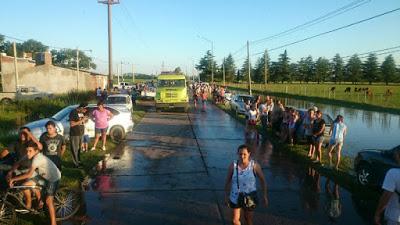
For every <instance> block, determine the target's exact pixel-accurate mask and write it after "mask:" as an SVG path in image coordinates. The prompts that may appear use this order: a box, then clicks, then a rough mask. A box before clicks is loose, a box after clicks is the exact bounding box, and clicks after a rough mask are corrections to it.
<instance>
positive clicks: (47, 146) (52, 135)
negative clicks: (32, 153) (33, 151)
mask: <svg viewBox="0 0 400 225" xmlns="http://www.w3.org/2000/svg"><path fill="white" fill-rule="evenodd" d="M45 127H46V130H47V132H44V133H43V134H42V136H40V139H39V140H40V143H42V145H43V150H42V152H43V154H44V155H45V156H47V157H48V158H49V159H51V161H53V163H54V164H56V166H57V168H58V169H59V170H60V171H61V162H62V160H61V158H62V156H63V155H64V152H65V149H66V147H67V145H66V142H65V139H64V137H63V136H62V135H60V134H58V133H57V129H56V124H55V123H54V121H52V120H50V121H48V122H47V123H46V125H45Z"/></svg>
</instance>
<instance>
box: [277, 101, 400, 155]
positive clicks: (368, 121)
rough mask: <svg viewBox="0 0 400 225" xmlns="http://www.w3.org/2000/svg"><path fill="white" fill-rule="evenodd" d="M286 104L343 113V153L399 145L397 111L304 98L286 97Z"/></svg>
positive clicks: (331, 112)
mask: <svg viewBox="0 0 400 225" xmlns="http://www.w3.org/2000/svg"><path fill="white" fill-rule="evenodd" d="M285 102H286V105H288V106H294V107H298V108H305V109H307V108H308V107H310V106H312V105H316V106H317V107H318V108H319V109H321V110H322V111H323V113H327V114H329V115H330V116H331V117H332V119H335V118H336V116H337V115H339V114H340V115H342V116H344V121H345V124H346V125H347V128H348V133H347V137H346V139H345V142H344V145H343V151H342V153H343V154H344V155H348V156H352V157H354V156H355V155H356V154H357V152H359V151H360V150H362V149H390V148H393V147H395V146H397V145H400V135H399V130H400V115H398V114H390V113H385V112H374V111H368V110H360V109H354V108H349V107H341V106H335V105H326V104H314V103H312V102H308V101H304V100H296V99H290V98H285Z"/></svg>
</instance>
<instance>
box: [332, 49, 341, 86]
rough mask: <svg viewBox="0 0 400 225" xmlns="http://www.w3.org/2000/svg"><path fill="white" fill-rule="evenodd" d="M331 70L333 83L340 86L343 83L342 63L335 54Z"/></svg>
mask: <svg viewBox="0 0 400 225" xmlns="http://www.w3.org/2000/svg"><path fill="white" fill-rule="evenodd" d="M332 70H333V71H332V73H333V81H335V83H336V82H339V84H340V83H341V82H342V81H343V72H344V62H343V59H342V57H340V55H339V54H336V55H335V57H333V59H332Z"/></svg>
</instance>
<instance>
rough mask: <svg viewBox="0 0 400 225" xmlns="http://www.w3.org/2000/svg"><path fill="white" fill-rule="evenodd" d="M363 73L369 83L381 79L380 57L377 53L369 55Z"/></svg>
mask: <svg viewBox="0 0 400 225" xmlns="http://www.w3.org/2000/svg"><path fill="white" fill-rule="evenodd" d="M363 75H364V80H367V81H368V83H369V84H372V82H374V81H375V82H376V81H378V79H379V65H378V59H377V57H376V54H375V53H371V54H369V55H368V58H367V60H366V61H365V62H364V64H363Z"/></svg>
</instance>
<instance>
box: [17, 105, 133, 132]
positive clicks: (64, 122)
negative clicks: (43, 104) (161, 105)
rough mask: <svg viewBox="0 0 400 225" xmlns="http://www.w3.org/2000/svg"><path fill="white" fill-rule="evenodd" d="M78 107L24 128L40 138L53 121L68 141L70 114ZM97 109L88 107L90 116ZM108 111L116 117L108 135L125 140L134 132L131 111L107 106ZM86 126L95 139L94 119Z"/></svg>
mask: <svg viewBox="0 0 400 225" xmlns="http://www.w3.org/2000/svg"><path fill="white" fill-rule="evenodd" d="M76 107H78V105H71V106H67V107H65V108H64V109H62V110H61V111H59V112H58V113H56V114H54V116H52V117H50V118H46V119H41V120H37V121H34V122H30V123H28V124H25V125H24V126H26V127H29V128H30V129H31V132H32V134H33V135H34V136H35V137H36V138H39V137H40V135H42V133H44V132H45V131H46V128H45V127H44V125H45V124H46V123H47V121H49V120H53V121H54V122H55V123H56V129H57V132H58V133H60V134H63V135H64V137H65V138H66V139H67V140H68V139H69V130H70V125H69V114H70V112H71V111H72V110H73V109H75V108H76ZM96 108H97V105H95V104H90V105H88V111H89V115H91V113H92V112H93V110H94V109H96ZM106 109H108V110H110V111H111V112H112V114H114V117H113V118H112V119H111V120H110V121H109V129H108V131H107V135H110V137H111V139H112V140H122V139H125V136H126V133H128V132H130V131H132V128H133V125H134V123H133V120H132V113H131V111H130V110H128V109H126V108H123V107H121V108H117V107H114V106H107V105H106ZM85 126H88V127H89V129H88V130H89V137H91V138H92V137H94V136H95V133H94V121H93V120H92V119H89V121H88V123H86V125H85Z"/></svg>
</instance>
